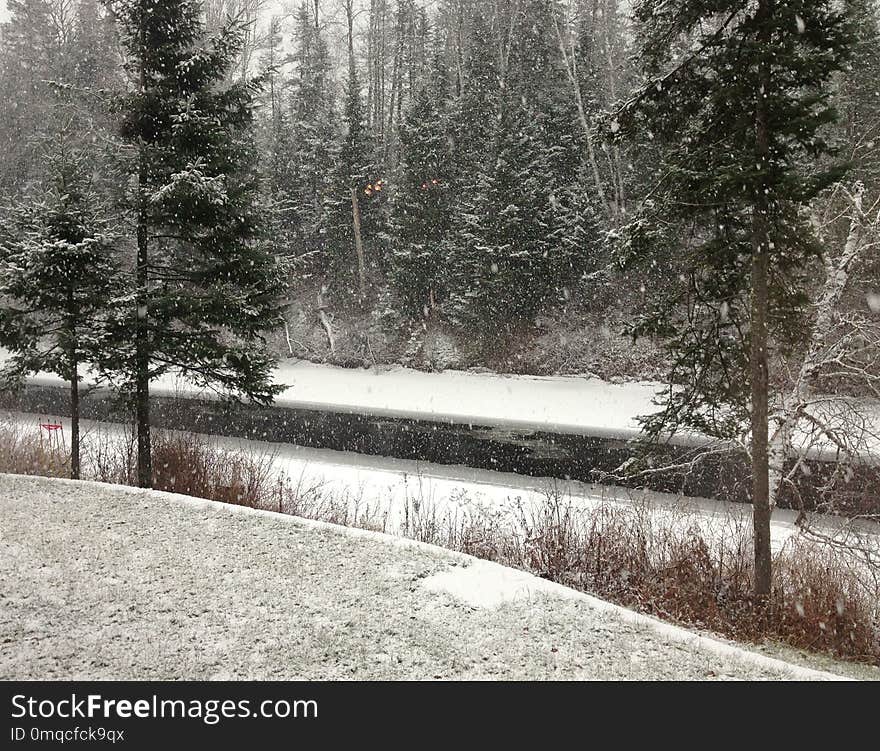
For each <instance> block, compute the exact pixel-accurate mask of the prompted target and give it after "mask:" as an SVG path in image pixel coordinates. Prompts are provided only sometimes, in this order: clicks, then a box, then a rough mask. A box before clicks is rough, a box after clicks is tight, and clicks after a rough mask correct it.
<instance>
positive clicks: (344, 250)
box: [324, 63, 388, 302]
mask: <svg viewBox="0 0 880 751" xmlns="http://www.w3.org/2000/svg"><path fill="white" fill-rule="evenodd" d="M342 127H343V133H342V136H341V140H340V142H339V143H338V145H337V147H336V149H335V153H334V157H335V161H336V168H335V169H334V171H333V175H332V176H331V183H330V188H329V191H328V193H327V197H326V199H325V207H324V208H325V211H324V221H325V227H324V234H325V247H324V252H325V263H324V268H325V273H326V280H327V286H328V287H329V288H330V289H331V294H332V295H333V296H334V297H336V298H337V299H338V300H340V301H343V302H344V301H350V300H353V299H355V298H360V297H361V290H360V288H359V282H360V280H359V276H360V270H359V268H358V265H359V259H358V255H357V247H356V246H357V238H356V234H355V229H354V211H355V206H354V204H355V202H356V204H357V215H358V218H359V222H360V239H361V243H362V248H363V253H364V264H365V267H366V268H367V269H369V268H371V267H374V266H376V265H378V263H379V262H381V260H382V259H381V258H378V257H377V256H378V254H379V251H380V250H381V245H380V237H381V234H382V232H383V231H384V211H385V210H384V206H385V196H386V195H387V184H388V183H387V178H386V177H385V176H384V175H383V174H381V172H382V171H381V169H380V167H379V166H378V165H377V164H376V144H375V140H374V139H373V136H372V133H371V132H370V130H369V126H368V125H367V122H366V113H365V109H364V103H363V97H362V95H361V85H360V79H359V76H358V73H357V69H356V68H355V67H354V64H353V63H352V64H351V65H350V66H349V71H348V78H347V80H346V84H345V91H344V108H343V113H342Z"/></svg>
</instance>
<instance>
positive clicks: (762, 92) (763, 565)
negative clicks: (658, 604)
mask: <svg viewBox="0 0 880 751" xmlns="http://www.w3.org/2000/svg"><path fill="white" fill-rule="evenodd" d="M770 1H771V0H760V3H759V9H758V19H759V23H762V27H761V30H760V31H759V34H758V39H759V42H760V43H761V47H764V46H765V45H766V43H767V42H768V41H769V38H768V33H767V23H768V16H769V13H770ZM760 80H761V86H760V88H759V91H758V96H757V99H756V104H755V154H756V157H757V159H758V163H759V165H760V168H761V169H762V170H766V169H768V168H769V157H770V127H769V122H768V117H767V101H766V100H767V97H768V96H769V92H770V84H771V76H770V63H769V61H768V60H766V59H764V60H762V61H761V63H760ZM765 187H766V186H764V185H759V186H758V191H757V195H756V196H755V205H754V207H753V213H752V294H751V329H750V334H751V357H750V360H751V362H750V365H751V374H750V375H751V377H750V380H751V401H752V403H751V428H752V446H751V450H752V515H753V522H754V547H755V595H756V596H758V597H761V598H766V597H768V596H769V595H770V587H771V583H772V561H771V553H770V513H771V511H770V483H769V457H768V425H767V412H768V381H769V378H768V353H767V310H768V306H769V294H768V288H767V276H768V269H769V252H770V247H769V245H770V242H769V237H768V230H769V224H768V209H769V206H768V197H767V193H766V190H765Z"/></svg>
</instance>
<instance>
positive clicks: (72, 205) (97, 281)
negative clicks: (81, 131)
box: [0, 129, 121, 479]
mask: <svg viewBox="0 0 880 751" xmlns="http://www.w3.org/2000/svg"><path fill="white" fill-rule="evenodd" d="M49 146H50V149H49V150H48V153H46V154H45V155H46V157H47V158H46V162H45V167H46V170H47V173H48V174H49V175H51V180H50V184H49V185H48V186H47V187H46V189H45V191H43V192H42V195H39V196H37V197H33V198H32V199H31V200H30V201H29V202H27V203H24V204H21V205H19V206H18V207H16V210H15V211H14V212H13V219H12V222H11V223H10V225H11V226H10V227H9V228H8V229H7V234H6V237H5V238H4V239H3V240H0V344H2V345H3V346H4V347H6V348H7V349H9V351H10V352H11V353H12V355H13V356H12V357H11V358H10V361H9V362H8V363H7V365H6V367H5V368H4V369H3V372H2V373H0V379H2V381H3V386H4V388H10V387H12V388H14V387H19V386H21V385H22V384H23V383H24V379H25V377H26V376H28V375H30V374H32V373H36V372H39V371H46V372H49V373H55V374H57V375H58V376H60V377H61V378H64V379H65V380H67V381H68V382H69V384H70V415H71V461H70V476H71V477H72V478H73V479H78V478H79V476H80V430H79V402H80V386H79V382H80V378H81V376H80V371H81V367H82V366H83V365H84V364H86V363H92V362H96V361H97V360H98V359H99V358H100V354H101V352H102V351H103V347H104V342H105V336H106V329H105V327H104V325H103V323H104V321H105V320H106V319H107V316H108V312H109V309H110V306H111V302H112V301H113V299H114V297H115V296H117V295H118V293H119V291H120V288H121V281H120V270H119V268H118V267H117V265H116V263H115V262H114V260H113V258H114V244H115V240H116V238H115V237H114V235H113V233H112V231H111V230H110V226H109V225H110V222H109V220H108V218H107V216H106V215H105V214H104V212H103V210H102V202H101V199H100V197H99V195H98V194H97V193H96V192H95V191H94V190H93V189H92V187H91V186H90V184H89V180H88V177H87V174H88V169H87V168H88V160H87V159H86V158H85V156H84V153H83V151H82V150H81V149H79V148H77V147H76V145H75V144H74V143H71V135H70V133H69V132H68V131H67V130H66V129H60V130H59V131H58V133H57V134H56V137H55V138H54V139H53V140H52V141H51V142H49Z"/></svg>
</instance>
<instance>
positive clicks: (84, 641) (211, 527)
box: [0, 475, 829, 679]
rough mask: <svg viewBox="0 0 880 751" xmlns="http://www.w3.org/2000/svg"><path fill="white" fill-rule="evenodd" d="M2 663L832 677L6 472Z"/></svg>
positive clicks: (205, 669)
mask: <svg viewBox="0 0 880 751" xmlns="http://www.w3.org/2000/svg"><path fill="white" fill-rule="evenodd" d="M0 582H2V589H0V643H2V644H3V650H2V652H0V678H2V679H29V678H38V679H102V678H104V679H124V678H128V679H173V678H188V679H221V678H242V679H435V678H443V679H477V678H504V679H710V678H711V679H715V678H719V679H724V678H733V679H785V678H799V679H805V678H827V677H829V674H827V673H820V672H817V671H814V670H810V669H807V668H804V667H798V666H795V665H794V664H790V663H787V662H783V661H780V660H777V659H772V658H769V657H767V656H765V655H761V654H757V653H755V652H750V651H747V650H745V649H742V648H739V647H737V646H734V645H730V644H727V643H725V642H721V641H716V640H713V639H710V638H706V637H703V636H698V635H696V634H694V633H691V632H688V631H685V630H683V629H679V628H676V627H672V626H669V625H666V624H661V623H659V622H658V621H655V620H654V619H651V618H647V617H644V616H640V615H637V614H635V613H632V612H631V611H627V610H624V609H622V608H618V607H616V606H613V605H610V604H608V603H605V602H602V601H600V600H596V599H595V598H591V597H588V596H586V595H581V594H578V593H576V592H574V591H572V590H568V589H565V588H563V587H560V586H558V585H554V584H550V583H548V582H546V581H543V580H541V579H536V578H534V577H531V576H528V575H526V574H523V573H520V572H516V571H513V570H510V569H505V568H502V567H500V566H497V565H496V564H490V563H485V562H479V561H476V560H475V559H472V558H468V557H466V556H462V555H457V554H453V553H449V552H447V551H442V550H440V549H437V548H432V547H429V546H425V545H420V544H417V543H410V542H405V541H401V540H399V539H395V538H392V537H388V536H384V535H378V534H376V533H369V532H362V531H352V530H344V529H342V528H339V527H332V526H329V525H323V524H317V523H309V522H305V521H303V520H299V519H296V518H293V517H288V516H281V515H278V514H272V513H268V512H254V511H249V510H245V509H240V508H238V507H232V506H225V505H221V504H215V503H211V502H207V501H196V500H194V499H189V498H185V497H183V496H174V495H170V494H164V493H156V492H147V491H139V490H133V489H129V488H120V487H115V486H107V485H98V484H95V483H71V482H70V481H63V480H49V479H45V478H26V477H17V476H10V475H0Z"/></svg>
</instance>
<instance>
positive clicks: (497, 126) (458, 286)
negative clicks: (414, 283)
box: [450, 0, 595, 336]
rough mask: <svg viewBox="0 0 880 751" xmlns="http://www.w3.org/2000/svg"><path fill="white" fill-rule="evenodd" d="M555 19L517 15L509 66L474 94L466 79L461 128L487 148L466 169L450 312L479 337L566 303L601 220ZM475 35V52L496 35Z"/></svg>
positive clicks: (535, 11)
mask: <svg viewBox="0 0 880 751" xmlns="http://www.w3.org/2000/svg"><path fill="white" fill-rule="evenodd" d="M553 12H554V10H553V4H552V3H551V2H549V0H528V2H524V3H521V4H520V5H519V6H518V7H517V8H516V9H515V15H514V17H513V19H512V21H511V29H512V38H511V40H510V50H509V53H508V55H507V65H506V69H505V70H504V71H503V72H501V71H498V72H497V73H495V72H494V71H490V73H489V76H488V77H487V76H486V74H485V73H476V75H475V76H474V79H473V80H474V86H473V89H472V91H471V92H470V93H469V91H468V87H470V86H471V82H470V79H466V80H465V93H464V95H463V97H462V99H463V102H462V107H461V110H460V112H461V119H460V120H459V122H458V123H457V127H456V130H457V131H458V132H459V133H467V132H469V131H470V132H472V133H473V134H474V137H475V138H476V139H478V140H482V139H485V138H487V137H488V138H489V141H488V143H486V144H485V146H484V150H482V151H478V152H475V154H476V156H475V158H472V159H471V160H465V161H463V162H462V172H461V174H462V178H463V179H462V185H461V203H460V206H459V207H458V209H457V212H456V213H457V216H458V219H457V221H456V223H455V226H454V228H453V232H452V233H451V240H450V243H451V251H450V252H451V255H452V256H453V258H454V261H453V263H454V265H455V267H456V269H457V276H456V281H455V289H454V291H453V292H452V294H451V300H450V314H451V316H452V318H453V319H454V320H456V321H458V322H460V323H462V324H464V325H466V326H468V327H469V328H470V329H472V330H480V329H481V328H483V327H485V326H489V327H490V329H489V330H490V331H491V332H492V336H495V335H496V334H498V333H501V334H502V335H505V334H509V333H513V331H514V330H515V329H516V328H517V327H518V326H519V325H522V324H529V323H531V322H532V321H533V320H534V318H535V316H536V315H537V314H538V313H539V312H540V311H541V310H542V309H544V308H545V307H547V306H550V305H553V304H554V303H556V302H558V301H560V300H561V299H563V298H564V296H565V289H566V286H567V284H569V283H571V282H572V281H573V280H574V279H576V278H577V276H578V274H579V273H580V271H581V269H582V268H583V267H584V266H585V264H586V263H588V262H589V260H590V256H591V255H592V252H593V249H592V246H593V241H594V234H595V223H594V218H593V213H592V210H591V208H590V206H589V202H588V201H587V199H586V193H585V191H583V190H582V189H581V186H580V183H579V180H580V178H581V175H582V167H583V161H582V159H583V157H582V155H583V151H584V149H583V143H582V134H580V133H579V130H578V125H577V118H576V114H575V111H574V108H573V103H572V102H571V101H570V100H571V97H570V96H569V94H568V91H567V89H566V84H565V77H564V76H565V74H564V72H563V67H562V62H561V60H560V53H559V50H558V46H557V44H556V42H555V40H554V39H553V37H552V36H551V35H552V33H553V32H552V28H553V24H552V20H551V15H550V14H551V13H553ZM474 30H475V32H476V34H477V35H478V36H475V37H474V40H473V41H474V45H475V48H476V49H479V48H482V47H484V46H486V40H487V39H488V38H490V34H488V33H487V31H486V29H485V28H484V27H482V24H480V23H479V22H475V24H474ZM475 62H477V60H475ZM493 81H494V82H497V89H496V90H495V91H494V92H493V91H492V84H493ZM474 105H476V107H484V108H485V109H484V111H482V112H480V111H478V110H476V108H475V106H474Z"/></svg>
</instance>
